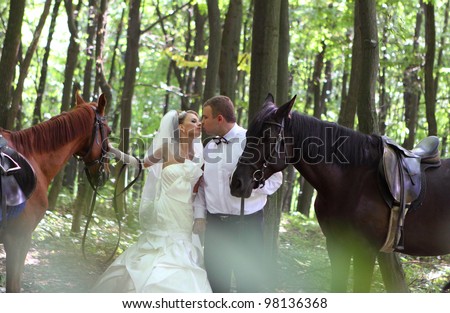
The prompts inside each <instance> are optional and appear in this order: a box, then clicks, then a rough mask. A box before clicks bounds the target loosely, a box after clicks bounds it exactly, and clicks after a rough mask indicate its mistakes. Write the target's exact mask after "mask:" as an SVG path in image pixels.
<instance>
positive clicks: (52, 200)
mask: <svg viewBox="0 0 450 313" xmlns="http://www.w3.org/2000/svg"><path fill="white" fill-rule="evenodd" d="M65 5H66V12H67V17H68V25H69V31H70V42H69V47H68V49H67V61H66V67H65V70H64V87H63V95H62V100H61V112H65V111H69V109H70V108H71V107H72V105H73V103H74V101H71V99H72V100H73V99H74V98H73V97H72V95H73V92H72V90H73V89H72V84H73V77H74V75H75V69H76V67H77V63H78V55H79V53H80V42H79V38H78V22H77V20H76V18H75V12H79V11H80V9H81V1H80V2H79V3H78V5H77V7H76V8H73V4H72V0H65ZM74 89H77V87H74ZM63 178H64V169H63V170H61V171H60V172H59V173H58V175H56V176H55V178H54V179H53V182H52V185H51V187H50V190H49V192H48V209H49V210H55V208H56V202H57V200H58V195H59V193H60V190H61V186H62V182H63Z"/></svg>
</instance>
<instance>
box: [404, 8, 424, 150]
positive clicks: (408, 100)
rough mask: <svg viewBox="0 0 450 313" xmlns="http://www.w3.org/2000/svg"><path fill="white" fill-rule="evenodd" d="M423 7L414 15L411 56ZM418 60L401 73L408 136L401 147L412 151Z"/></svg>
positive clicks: (416, 43)
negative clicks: (414, 25)
mask: <svg viewBox="0 0 450 313" xmlns="http://www.w3.org/2000/svg"><path fill="white" fill-rule="evenodd" d="M422 19H423V6H422V5H421V6H420V7H419V11H418V12H417V15H416V27H415V30H414V38H413V50H412V55H413V56H415V55H416V54H417V50H418V48H419V37H420V29H421V27H422ZM419 62H420V60H417V58H415V59H414V61H413V62H412V64H411V65H409V66H408V67H407V68H406V69H405V71H404V72H403V87H404V89H405V91H404V92H403V100H404V103H405V123H406V127H407V128H408V135H407V136H406V137H405V141H404V142H403V146H404V147H405V148H406V149H412V148H413V147H414V142H415V138H416V126H417V119H418V118H417V116H418V111H419V100H420V95H421V89H422V88H421V82H420V78H419V71H420V64H419Z"/></svg>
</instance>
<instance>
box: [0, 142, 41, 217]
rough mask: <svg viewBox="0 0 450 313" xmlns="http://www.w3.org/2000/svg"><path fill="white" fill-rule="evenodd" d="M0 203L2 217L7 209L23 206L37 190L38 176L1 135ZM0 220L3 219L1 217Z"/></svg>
mask: <svg viewBox="0 0 450 313" xmlns="http://www.w3.org/2000/svg"><path fill="white" fill-rule="evenodd" d="M0 188H1V189H0V203H1V211H2V217H5V216H6V215H5V212H6V211H7V210H6V209H10V208H15V207H18V206H23V204H24V203H25V202H26V200H27V199H28V198H29V197H30V196H31V194H32V193H33V191H34V189H35V188H36V174H35V172H34V169H33V167H32V166H31V164H30V163H29V162H28V160H27V159H26V158H25V157H24V156H23V155H22V154H20V153H19V152H17V151H15V150H14V149H12V148H11V147H10V146H8V142H7V141H6V139H5V138H4V137H3V136H1V135H0ZM0 220H3V218H1V217H0Z"/></svg>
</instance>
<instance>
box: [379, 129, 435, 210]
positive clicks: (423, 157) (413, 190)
mask: <svg viewBox="0 0 450 313" xmlns="http://www.w3.org/2000/svg"><path fill="white" fill-rule="evenodd" d="M382 139H383V145H384V150H383V157H382V160H381V162H380V172H381V176H382V177H383V178H384V179H385V181H386V184H387V186H388V188H389V191H390V194H391V196H392V197H393V199H394V200H395V201H396V202H397V203H400V201H401V197H402V192H404V195H403V196H404V201H405V203H406V204H411V203H412V202H413V201H414V200H416V199H417V198H418V197H419V194H420V192H421V190H422V184H421V181H422V179H421V176H422V171H424V169H425V168H429V167H438V166H439V165H440V163H441V160H440V157H439V150H438V148H439V138H438V137H435V136H430V137H427V138H425V139H423V140H422V141H421V142H420V143H419V144H418V145H417V146H416V147H415V148H414V149H412V150H407V149H405V148H403V147H402V146H400V145H399V144H397V143H396V142H395V141H393V140H392V139H390V138H388V137H385V136H383V137H382Z"/></svg>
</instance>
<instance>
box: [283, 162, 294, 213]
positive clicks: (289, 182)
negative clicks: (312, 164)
mask: <svg viewBox="0 0 450 313" xmlns="http://www.w3.org/2000/svg"><path fill="white" fill-rule="evenodd" d="M296 173H297V171H296V169H295V168H294V166H292V165H289V166H288V167H287V168H286V170H285V171H284V173H283V177H285V179H284V183H283V185H282V187H283V197H282V201H283V204H282V207H281V211H282V212H286V213H288V212H290V211H291V204H292V196H293V194H294V185H295V176H296V175H295V174H296Z"/></svg>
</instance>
